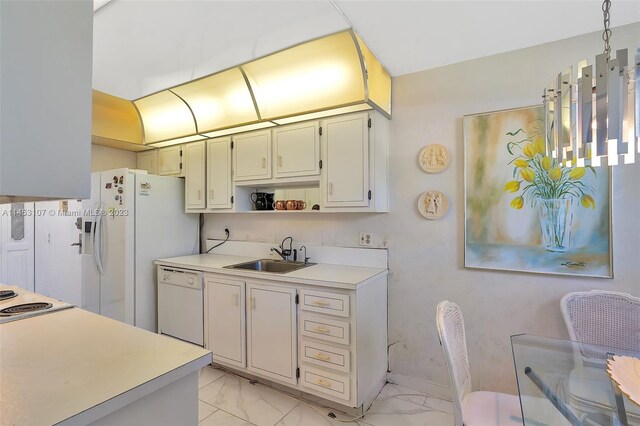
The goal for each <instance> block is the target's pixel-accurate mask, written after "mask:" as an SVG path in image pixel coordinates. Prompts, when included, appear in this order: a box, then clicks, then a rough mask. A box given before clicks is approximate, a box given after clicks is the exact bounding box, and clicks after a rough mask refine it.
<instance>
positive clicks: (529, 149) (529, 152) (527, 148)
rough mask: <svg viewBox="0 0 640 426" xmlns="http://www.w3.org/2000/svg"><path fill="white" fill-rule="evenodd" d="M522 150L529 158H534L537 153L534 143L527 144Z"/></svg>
mask: <svg viewBox="0 0 640 426" xmlns="http://www.w3.org/2000/svg"><path fill="white" fill-rule="evenodd" d="M522 152H523V153H524V155H526V156H527V157H529V158H533V156H534V155H536V149H535V148H534V147H533V144H532V143H528V144H526V145H525V147H524V149H523V150H522Z"/></svg>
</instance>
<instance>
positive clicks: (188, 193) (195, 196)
mask: <svg viewBox="0 0 640 426" xmlns="http://www.w3.org/2000/svg"><path fill="white" fill-rule="evenodd" d="M184 152H185V162H186V171H185V191H184V194H185V208H186V209H187V210H189V209H204V208H205V206H206V200H205V142H204V141H200V142H194V143H190V144H187V145H185V148H184Z"/></svg>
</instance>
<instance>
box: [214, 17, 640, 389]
mask: <svg viewBox="0 0 640 426" xmlns="http://www.w3.org/2000/svg"><path fill="white" fill-rule="evenodd" d="M637 46H640V24H634V25H632V26H626V27H621V28H618V29H615V31H614V36H613V38H612V47H613V49H617V48H621V47H630V48H635V47H637ZM452 48H455V46H452ZM601 50H602V41H601V39H600V34H599V33H596V34H591V35H588V36H581V37H577V38H573V39H568V40H564V41H559V42H556V43H552V44H547V45H543V46H539V47H534V48H528V49H523V50H519V51H515V52H510V53H505V54H501V55H496V56H492V57H487V58H483V59H479V60H474V61H469V62H465V63H460V64H456V65H452V66H447V67H442V68H438V69H434V70H429V71H424V72H419V73H415V74H410V75H405V76H401V77H397V78H395V79H394V82H393V120H392V121H391V141H390V142H391V143H390V152H391V157H390V182H391V189H390V193H391V200H390V201H391V213H389V214H377V215H376V214H331V215H321V214H319V215H313V214H310V215H283V216H278V215H259V214H244V215H243V214H239V215H230V214H225V215H206V224H205V229H204V231H205V235H207V236H209V237H212V238H220V237H223V236H224V235H223V229H224V227H229V228H230V230H231V237H232V239H240V240H254V241H269V242H275V241H279V240H281V239H282V238H283V237H284V236H286V235H291V236H293V239H294V240H295V241H297V242H307V243H315V244H325V245H344V246H355V245H357V235H358V232H359V231H370V232H375V233H377V234H379V235H380V236H381V237H382V238H383V239H384V240H386V242H387V246H388V247H389V264H390V265H389V266H390V275H389V342H390V343H394V342H397V343H395V344H394V345H393V346H392V347H391V350H390V354H391V364H390V365H391V370H392V371H393V372H394V373H402V374H406V375H409V376H414V377H419V378H422V379H425V380H427V381H430V382H433V383H437V384H443V385H447V386H448V383H449V378H448V373H447V371H446V368H445V363H444V357H443V355H442V350H441V348H440V345H439V343H438V337H437V333H436V328H435V321H434V318H435V308H436V305H437V303H438V302H439V301H440V300H443V299H449V300H452V301H455V302H457V303H458V304H460V306H461V307H462V309H463V311H464V314H465V321H466V326H467V334H468V349H469V356H470V361H471V369H472V377H473V381H474V383H473V385H474V388H475V389H485V390H496V391H507V392H513V393H515V392H516V385H515V375H514V372H513V361H512V358H511V347H510V343H509V336H510V335H512V334H517V333H533V334H538V335H544V336H552V337H565V338H566V337H567V333H566V330H565V327H564V324H563V322H562V317H561V314H560V310H559V300H560V298H561V297H562V296H563V295H564V294H566V293H568V292H571V291H579V290H588V289H593V288H601V289H610V290H616V291H622V292H627V293H632V294H635V295H639V296H640V280H639V279H638V277H639V276H640V263H639V262H638V255H637V248H638V247H639V246H640V221H638V219H637V215H638V213H637V212H638V211H640V164H636V165H634V166H626V167H622V168H617V169H615V170H614V172H613V178H614V185H615V188H614V191H613V208H614V222H615V223H614V255H615V279H613V280H606V279H589V278H572V277H563V276H553V275H534V274H526V273H509V272H498V271H488V270H483V271H480V270H471V269H465V268H464V267H463V264H464V259H463V248H464V223H463V217H464V212H463V205H464V199H463V190H464V189H463V177H462V173H463V161H462V160H463V152H462V150H463V148H462V147H463V134H462V117H463V116H464V115H466V114H474V113H478V112H485V111H494V110H500V109H508V108H514V107H521V106H528V105H533V104H536V103H539V102H540V92H541V89H542V88H543V87H544V86H545V85H546V84H547V83H548V82H549V81H550V80H551V79H552V78H553V76H554V74H555V73H557V72H558V71H559V70H563V69H565V68H566V67H567V66H569V65H571V64H574V63H576V62H577V61H578V60H580V59H583V58H589V59H590V60H593V58H594V56H595V54H597V53H600V51H601ZM408 54H409V53H408ZM428 143H440V144H443V145H445V146H447V147H448V148H449V149H450V150H451V153H452V158H453V160H452V164H451V166H450V167H449V168H448V169H447V170H446V171H444V172H443V173H441V174H437V175H427V174H425V173H424V172H422V171H421V170H420V169H419V167H418V165H417V155H418V152H419V151H420V149H421V148H422V147H423V146H424V145H426V144H428ZM430 188H433V189H438V190H441V191H443V192H444V193H445V194H447V195H448V196H449V199H450V210H449V212H448V213H447V215H446V216H445V217H444V218H443V219H441V220H439V221H428V220H424V219H423V218H422V217H421V216H420V215H419V214H418V212H417V209H416V202H417V199H418V196H419V195H420V194H421V193H422V192H423V191H425V190H427V189H430ZM309 255H310V256H311V257H313V253H309Z"/></svg>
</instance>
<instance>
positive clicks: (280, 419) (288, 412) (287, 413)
mask: <svg viewBox="0 0 640 426" xmlns="http://www.w3.org/2000/svg"><path fill="white" fill-rule="evenodd" d="M294 400H295V401H298V403H297V404H296V405H294V407H293V408H292V409H291V410H289V411H287V412H286V413H285V415H284V416H282V417H280V418H279V419H278V421H277V422H275V423H274V424H273V426H276V425H277V424H278V423H280V422H281V421H282V419H284V418H285V417H287V416H288V415H289V414H291V413H292V412H293V410H295V409H296V408H298V406H299V405H300V404H302V403H301V402H300V401H299V400H298V399H295V398H294Z"/></svg>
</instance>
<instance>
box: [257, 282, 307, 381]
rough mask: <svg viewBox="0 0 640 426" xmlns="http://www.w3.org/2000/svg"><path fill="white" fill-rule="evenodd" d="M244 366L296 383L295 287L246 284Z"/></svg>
mask: <svg viewBox="0 0 640 426" xmlns="http://www.w3.org/2000/svg"><path fill="white" fill-rule="evenodd" d="M247 299H248V301H247V307H248V312H247V352H248V361H249V362H248V366H247V367H248V369H249V370H250V371H252V372H255V373H256V374H261V375H264V376H267V377H270V378H273V379H276V380H280V381H283V382H287V383H296V381H297V377H296V368H297V364H298V360H297V340H298V339H297V335H296V289H295V288H291V287H284V286H273V285H264V284H258V283H256V284H253V283H247Z"/></svg>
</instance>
